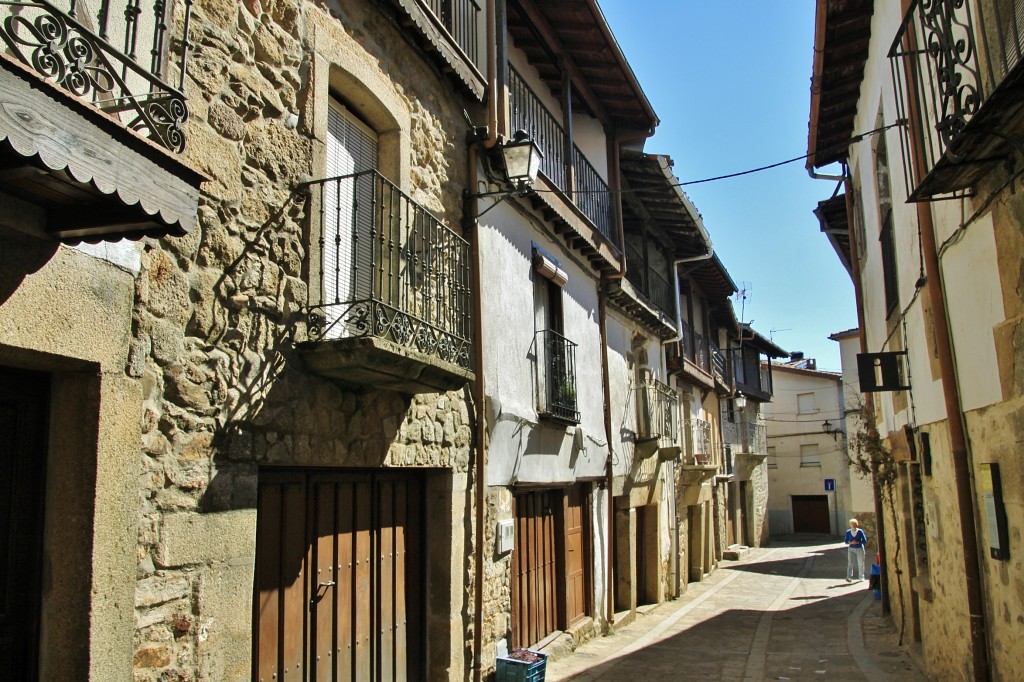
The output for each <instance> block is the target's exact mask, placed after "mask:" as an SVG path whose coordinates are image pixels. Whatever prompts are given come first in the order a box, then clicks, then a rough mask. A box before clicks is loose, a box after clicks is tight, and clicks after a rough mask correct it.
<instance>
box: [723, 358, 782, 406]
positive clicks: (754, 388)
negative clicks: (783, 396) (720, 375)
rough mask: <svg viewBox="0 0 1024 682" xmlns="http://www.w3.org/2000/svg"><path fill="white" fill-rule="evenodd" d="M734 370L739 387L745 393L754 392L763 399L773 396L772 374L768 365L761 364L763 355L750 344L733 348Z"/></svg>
mask: <svg viewBox="0 0 1024 682" xmlns="http://www.w3.org/2000/svg"><path fill="white" fill-rule="evenodd" d="M732 371H733V376H734V377H735V379H736V386H737V388H741V389H742V390H743V391H744V392H745V393H749V392H754V393H755V394H756V397H758V398H761V399H763V400H768V399H769V398H771V395H772V374H771V371H770V370H769V369H768V366H767V365H762V364H761V355H760V353H758V352H757V351H756V350H754V349H753V348H751V347H749V346H746V347H744V348H735V349H733V351H732Z"/></svg>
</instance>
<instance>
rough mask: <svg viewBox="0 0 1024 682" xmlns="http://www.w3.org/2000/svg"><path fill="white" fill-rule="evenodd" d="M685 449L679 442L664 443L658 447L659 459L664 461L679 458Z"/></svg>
mask: <svg viewBox="0 0 1024 682" xmlns="http://www.w3.org/2000/svg"><path fill="white" fill-rule="evenodd" d="M682 452H683V449H682V448H681V447H679V445H677V444H674V443H673V444H672V445H663V446H661V447H659V448H658V459H660V460H661V461H662V462H669V461H672V460H675V459H678V458H679V455H680V454H681V453H682Z"/></svg>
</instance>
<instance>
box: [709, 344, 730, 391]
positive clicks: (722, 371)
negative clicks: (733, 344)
mask: <svg viewBox="0 0 1024 682" xmlns="http://www.w3.org/2000/svg"><path fill="white" fill-rule="evenodd" d="M711 369H712V370H713V372H712V373H713V374H716V375H717V376H718V377H720V378H721V380H722V381H724V382H728V381H729V380H730V378H731V377H730V375H729V363H728V362H726V359H725V353H723V352H722V349H721V348H719V346H718V344H717V343H715V341H714V339H712V340H711Z"/></svg>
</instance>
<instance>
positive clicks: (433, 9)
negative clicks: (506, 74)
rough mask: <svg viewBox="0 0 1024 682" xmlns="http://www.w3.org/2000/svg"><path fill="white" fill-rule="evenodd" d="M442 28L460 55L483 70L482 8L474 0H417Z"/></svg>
mask: <svg viewBox="0 0 1024 682" xmlns="http://www.w3.org/2000/svg"><path fill="white" fill-rule="evenodd" d="M419 2H420V4H421V5H422V6H424V7H426V9H427V10H428V11H429V12H430V13H431V14H432V15H433V16H434V18H435V19H436V20H437V22H438V23H439V24H440V25H441V26H442V27H443V28H444V30H445V31H446V32H447V33H448V36H449V37H450V38H451V40H452V42H453V43H454V44H455V45H457V46H458V48H459V50H460V51H461V52H462V55H463V56H464V57H465V58H466V59H468V60H469V62H470V63H471V64H473V66H475V67H476V68H477V69H478V70H479V71H481V72H483V71H485V66H486V64H485V63H484V54H483V52H484V51H483V41H482V40H481V36H480V29H481V20H482V16H483V15H482V10H481V8H480V4H479V3H478V2H477V1H476V0H419Z"/></svg>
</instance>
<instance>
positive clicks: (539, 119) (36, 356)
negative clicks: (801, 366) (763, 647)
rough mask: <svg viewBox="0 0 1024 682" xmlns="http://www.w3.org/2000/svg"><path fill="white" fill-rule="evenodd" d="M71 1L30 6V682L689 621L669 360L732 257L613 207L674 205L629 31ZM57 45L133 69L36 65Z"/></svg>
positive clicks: (25, 257) (9, 382)
mask: <svg viewBox="0 0 1024 682" xmlns="http://www.w3.org/2000/svg"><path fill="white" fill-rule="evenodd" d="M117 4H118V3H116V2H115V3H113V5H114V6H116V5H117ZM145 4H146V3H143V5H145ZM569 4H571V7H567V6H568V5H569ZM58 5H59V3H57V4H51V3H48V4H43V3H31V2H29V3H25V4H24V5H23V6H21V8H20V9H18V10H17V11H14V10H12V9H11V8H6V9H2V10H0V15H2V18H4V19H5V21H4V22H3V29H2V30H3V31H4V34H3V37H4V39H5V42H4V44H5V45H7V48H6V49H5V51H4V52H2V53H0V77H2V80H0V87H2V90H0V94H2V96H3V98H4V100H3V101H4V102H5V105H4V107H2V112H0V155H2V161H3V164H4V167H5V168H7V169H8V170H9V171H10V172H7V171H5V174H4V175H3V180H2V181H0V203H2V206H3V210H2V211H0V247H2V248H0V388H2V390H0V419H2V421H0V435H2V437H3V438H4V439H5V440H4V443H6V444H8V445H10V447H6V449H5V450H4V451H3V452H4V455H3V456H4V458H5V460H4V464H5V465H10V466H11V467H12V470H14V471H16V472H17V476H18V477H19V478H18V480H19V481H25V482H26V484H25V485H23V486H17V487H16V486H8V488H2V489H0V495H3V498H2V499H3V501H4V502H5V503H7V502H10V503H11V504H9V505H6V504H5V508H9V509H29V510H32V509H34V510H38V511H39V512H40V513H38V514H36V515H32V514H14V513H12V514H9V515H7V516H5V517H4V521H5V522H7V523H8V525H9V527H10V528H13V529H14V530H12V532H11V535H9V538H14V539H15V540H16V541H17V542H16V543H14V544H11V545H10V547H13V548H14V549H12V550H11V551H12V552H18V553H19V554H20V555H21V556H23V557H24V561H22V562H21V565H22V566H23V568H22V569H21V572H20V573H18V574H17V575H14V574H11V575H9V576H8V577H7V578H6V580H7V582H6V583H5V584H4V585H3V588H4V590H6V591H7V592H8V593H10V594H13V593H15V592H16V593H17V594H19V595H22V597H19V599H21V601H19V602H18V603H17V609H18V614H19V615H20V616H23V617H24V622H26V623H28V624H29V626H28V627H25V628H23V629H22V630H19V631H18V632H17V633H16V635H17V644H18V646H17V647H14V648H12V651H13V652H14V653H12V655H11V659H10V660H7V659H3V660H2V661H0V664H2V665H4V666H6V667H7V668H9V669H11V670H14V671H15V672H14V675H16V676H18V675H20V676H24V677H33V676H38V677H39V678H41V679H96V680H108V679H118V680H120V679H135V680H138V681H139V682H156V681H158V680H159V681H165V680H241V679H274V678H276V679H281V678H282V677H294V678H297V679H310V678H312V677H313V676H314V675H316V674H318V673H320V672H324V671H325V669H333V670H335V671H337V674H338V676H339V677H341V678H345V677H346V676H353V677H354V676H357V675H360V674H364V675H365V676H367V677H369V678H380V679H386V678H394V679H453V680H454V679H470V678H475V679H480V678H483V677H485V676H487V675H489V674H490V673H491V672H492V671H493V669H494V667H495V661H496V658H497V657H498V656H499V655H501V654H502V653H504V652H505V651H507V650H508V649H509V648H510V647H512V646H518V645H530V644H537V643H539V642H543V641H544V640H547V641H548V643H552V642H561V643H563V644H565V645H566V646H569V647H571V646H575V644H576V643H578V642H579V641H581V640H582V639H585V638H586V637H590V636H594V635H595V634H598V633H600V632H604V631H606V630H607V628H608V627H609V626H610V625H612V624H613V623H614V622H615V620H616V618H617V616H616V610H617V609H620V608H621V609H622V610H625V611H627V612H628V613H632V612H633V610H634V609H635V607H636V605H637V603H638V601H637V595H638V594H641V597H642V599H643V600H653V601H660V600H663V599H665V598H668V597H670V596H675V595H676V594H678V593H679V592H680V591H681V590H682V589H683V588H684V587H685V582H686V576H685V575H684V574H685V573H686V569H685V567H686V566H687V563H688V559H687V556H688V552H690V546H691V544H692V543H691V541H690V540H689V539H684V537H686V534H687V532H688V528H689V526H688V524H689V519H688V518H687V517H686V516H685V514H683V515H680V513H679V510H680V509H681V507H680V501H679V497H678V494H677V491H678V488H679V486H678V476H679V472H680V471H682V470H684V469H685V466H683V465H682V464H681V459H680V457H681V453H682V452H684V451H686V452H689V456H690V457H691V460H692V456H693V454H694V451H693V444H692V439H691V440H685V438H684V432H683V427H682V423H683V416H684V415H683V413H682V411H681V410H680V409H679V405H678V403H673V402H672V400H673V399H674V396H676V391H677V390H680V389H682V388H683V382H682V381H680V380H679V378H678V377H675V378H672V379H670V374H671V373H672V371H671V370H670V367H669V362H668V358H667V357H666V356H665V354H664V353H665V350H666V345H665V344H666V342H668V343H669V344H671V343H674V342H678V340H679V339H678V338H675V337H680V338H681V337H682V327H681V326H680V325H681V323H682V321H683V320H684V319H690V318H684V317H682V316H681V314H680V311H681V310H682V308H681V307H680V302H679V301H680V299H679V297H678V291H679V275H680V270H679V269H678V267H679V265H680V260H685V259H688V258H695V257H696V258H704V257H705V256H710V242H709V241H706V240H704V239H702V237H701V232H702V228H701V229H698V227H697V223H699V216H697V214H696V211H695V209H693V207H692V206H691V205H689V202H688V200H687V199H686V198H685V195H683V194H682V193H681V192H679V191H678V190H677V189H676V191H675V193H671V192H670V193H668V194H667V197H668V200H667V204H668V206H667V208H668V213H667V214H664V215H655V214H657V213H658V212H659V211H660V210H662V209H663V208H665V206H664V204H665V202H664V201H662V200H660V199H658V197H648V198H641V199H640V200H638V201H637V202H633V203H630V204H629V205H628V206H627V207H625V208H624V207H623V206H621V205H620V204H619V200H612V199H611V198H610V197H613V196H619V195H620V194H621V193H617V192H613V191H612V190H615V189H617V188H621V187H622V186H623V184H624V183H627V182H629V180H630V177H631V176H630V173H631V172H647V171H646V170H644V167H645V166H647V167H649V168H648V169H647V170H651V169H653V171H654V172H655V173H656V174H657V175H658V177H659V178H660V180H659V182H661V183H663V184H665V183H668V184H669V185H670V184H671V183H673V182H675V179H674V178H673V177H672V176H671V172H670V170H669V166H670V163H669V162H668V161H667V158H666V157H657V156H653V155H645V154H642V153H641V152H640V151H639V150H638V147H642V142H643V140H644V139H646V137H649V136H650V135H651V134H652V133H653V130H654V127H655V126H656V125H657V117H656V116H655V115H654V112H653V111H652V110H651V108H650V103H649V102H647V100H646V98H645V97H644V96H643V93H642V90H641V89H640V87H639V84H638V83H636V81H635V76H634V75H633V73H632V71H631V69H630V68H629V66H628V63H627V62H626V61H625V57H624V56H623V55H622V53H621V51H620V49H619V47H618V45H617V44H616V43H615V41H614V39H612V38H611V37H610V36H611V34H610V32H609V30H608V27H607V25H606V24H605V22H604V19H603V16H602V15H601V13H600V9H599V8H598V6H597V3H596V2H594V0H574V2H572V3H558V4H541V3H536V2H532V1H530V0H508V1H507V2H505V1H503V0H489V1H488V2H485V3H480V4H478V3H475V2H443V3H427V2H421V1H420V0H385V1H380V0H353V1H351V2H338V1H336V0H327V1H316V2H314V1H312V0H246V1H245V2H229V1H227V0H197V1H196V2H184V1H181V2H172V3H154V4H153V7H142V6H141V5H138V4H137V3H135V4H132V3H126V4H125V7H127V8H129V9H130V8H131V7H135V8H136V9H138V10H139V11H138V12H133V11H132V12H128V13H127V14H125V13H124V12H122V11H118V12H113V13H108V12H103V11H101V10H102V9H103V8H105V7H106V6H107V5H106V3H98V2H91V1H90V2H82V1H81V0H80V1H79V2H77V3H76V2H69V3H67V4H66V6H63V5H61V6H59V7H58ZM563 5H566V6H563ZM125 7H122V8H120V9H122V10H123V9H125ZM55 8H56V9H55ZM115 15H116V19H115V18H113V17H115ZM6 19H10V21H6ZM51 25H52V26H60V27H63V28H62V31H64V32H63V33H61V34H60V35H62V36H63V37H64V38H65V39H66V40H67V43H66V44H64V45H63V46H62V47H61V49H62V50H64V49H65V48H66V50H70V52H67V51H65V52H63V53H62V54H64V55H65V56H66V55H68V54H77V52H75V50H77V49H78V48H76V47H74V46H75V45H83V44H84V45H88V46H89V49H90V50H92V53H93V54H95V53H99V52H102V53H103V54H106V55H112V58H114V57H116V59H117V60H119V61H118V63H119V65H120V66H119V67H118V68H115V69H111V68H109V67H108V66H106V65H105V64H103V63H102V60H100V61H96V60H93V59H92V58H89V57H82V58H81V59H72V60H67V61H61V59H62V58H57V57H55V58H54V59H56V61H52V60H49V59H44V60H42V61H40V59H39V54H48V53H46V50H48V49H50V47H52V46H50V47H48V45H49V44H48V43H47V44H43V43H41V42H39V41H35V42H33V41H32V40H30V36H31V35H34V34H33V33H32V28H31V27H32V26H36V27H38V26H51ZM581 32H582V33H581ZM581 34H584V35H586V36H588V38H587V40H579V39H578V36H580V35H581ZM591 38H593V39H595V40H597V41H598V44H599V45H600V49H598V50H596V52H594V50H593V48H592V45H591V43H592V41H591V40H590V39H591ZM125 41H127V42H125ZM121 44H126V45H128V46H129V47H130V48H131V49H126V51H125V53H124V54H122V53H120V52H121V51H120V49H119V48H118V45H121ZM132 45H134V47H132ZM552 50H554V51H555V52H557V53H558V54H559V55H560V57H559V58H557V59H553V58H552V54H553V52H552ZM40 51H41V52H40ZM51 56H52V55H51ZM41 63H42V64H54V63H56V64H59V65H60V66H61V69H63V70H61V69H57V70H56V71H53V72H50V71H46V70H45V69H42V70H40V64H41ZM83 69H84V71H83ZM122 71H123V73H125V74H128V73H130V74H132V75H131V76H130V77H129V76H124V75H121V76H120V77H119V76H118V74H119V73H120V72H122ZM90 74H91V75H90ZM602 79H604V81H603V82H600V83H599V81H602ZM566 86H568V87H566ZM609 89H610V91H612V92H615V93H616V96H598V95H597V94H596V92H607V91H609ZM111 93H113V94H111ZM12 102H14V103H16V104H12ZM112 102H113V103H112ZM544 126H547V127H544ZM519 129H524V130H526V131H527V132H528V133H530V135H531V136H532V138H533V140H534V141H535V142H537V143H543V144H546V145H548V146H547V147H546V148H545V150H544V151H545V158H547V159H548V163H549V165H548V166H547V167H545V168H544V169H543V170H542V174H541V176H540V178H539V179H538V180H537V181H536V183H535V184H534V185H533V187H532V189H530V191H528V192H525V191H523V189H524V188H523V187H518V188H516V189H517V190H518V191H517V192H516V193H515V195H514V196H509V193H508V192H507V191H506V190H508V189H509V188H510V183H509V182H508V181H507V179H504V178H503V177H502V176H503V174H504V172H505V171H506V170H508V169H507V168H503V167H502V166H501V163H500V161H499V155H500V152H501V150H502V148H503V147H506V146H508V144H509V143H510V142H512V141H515V140H516V136H515V133H516V131H517V130H519ZM558 129H560V130H562V134H563V137H562V138H560V141H559V142H554V141H553V139H554V138H553V137H552V135H550V134H549V133H552V131H557V130H558ZM559 158H560V159H561V162H560V163H555V160H556V159H559ZM624 163H626V164H627V165H628V164H629V163H633V164H634V165H633V166H631V167H630V168H629V169H626V168H624V167H623V164H624ZM638 169H639V170H638ZM491 192H494V193H495V194H491ZM492 208H493V211H492V210H491V209H492ZM627 216H628V218H627ZM652 216H653V217H652ZM627 226H628V230H627V229H625V228H626V227H627ZM627 234H629V235H630V237H629V239H630V241H629V242H628V244H629V245H631V246H639V247H640V248H641V251H642V252H643V259H642V260H641V261H640V263H639V266H638V267H635V266H637V264H636V263H634V264H630V263H629V262H628V261H629V258H628V257H627V253H626V251H627V248H626V247H627V241H626V239H627V238H626V236H625V235H627ZM705 236H706V235H705ZM636 237H639V239H636ZM631 270H632V274H631ZM719 270H720V271H721V272H719ZM712 271H713V274H712V275H711V276H712V277H718V278H719V279H721V278H722V277H725V278H726V279H727V278H728V275H727V274H723V273H724V268H721V266H720V264H718V265H716V266H715V267H714V268H712ZM651 273H655V274H657V275H658V277H660V278H661V280H659V281H658V282H659V283H660V284H663V285H664V286H660V288H658V287H656V286H655V280H653V279H652V278H651V277H652V274H651ZM715 273H717V274H715ZM718 298H720V299H722V300H721V301H719V303H722V302H725V303H727V299H728V293H725V294H724V295H722V296H718ZM700 310H703V313H702V315H703V316H704V317H702V318H701V319H702V320H703V319H705V318H706V317H707V316H708V315H710V314H712V313H711V312H710V311H711V308H701V309H700ZM723 310H724V308H723ZM714 314H721V315H724V316H725V318H729V315H726V314H725V313H724V312H723V311H719V313H714ZM733 322H734V320H733ZM729 324H730V322H729V320H728V319H726V320H725V322H721V323H716V325H717V326H716V327H715V328H716V329H718V328H724V326H728V325H729ZM612 336H614V337H615V341H614V342H612V341H611V338H612ZM688 352H690V353H691V355H692V354H693V352H695V351H694V350H693V349H692V348H691V349H690V350H689V351H688ZM572 353H575V356H573V355H572ZM644 356H646V358H644ZM572 357H574V358H575V364H574V365H573V366H572V369H573V372H572V373H571V374H570V373H569V372H568V371H567V370H568V368H569V367H570V364H571V363H570V362H569V360H570V359H571V358H572ZM694 357H695V356H694ZM705 360H707V362H708V363H710V362H711V355H710V354H709V351H705ZM708 376H709V377H714V374H713V373H709V374H708ZM613 382H614V387H615V388H614V392H613V390H612V387H613ZM671 382H674V385H670V384H671ZM719 389H720V390H721V391H722V396H725V395H726V394H728V393H729V388H728V387H727V386H725V384H723V386H721V387H719ZM690 390H691V391H692V390H693V389H692V387H691V389H690ZM693 395H694V396H697V395H698V393H693ZM715 400H716V401H717V400H718V394H716V396H715ZM641 406H642V409H641ZM662 408H667V409H668V411H667V412H666V411H665V410H664V409H662ZM699 409H701V410H704V413H706V414H713V415H715V417H714V418H713V419H712V421H713V420H714V419H717V415H718V409H717V402H716V403H714V404H711V403H708V404H703V403H701V404H700V405H699ZM673 410H675V411H674V412H673ZM673 417H674V418H675V419H674V420H673ZM613 419H614V420H615V421H613ZM659 420H660V421H659ZM619 422H621V423H619ZM715 428H716V429H717V428H718V427H717V426H716V427H715ZM716 439H717V440H716V441H715V443H716V444H718V443H720V442H721V438H720V435H719V436H716ZM11 444H13V445H11ZM686 448H690V449H689V450H688V451H687V450H686ZM637 453H639V454H637ZM616 457H618V458H619V459H616ZM627 459H628V460H629V461H630V462H641V463H642V464H643V466H639V467H637V468H636V470H633V468H632V467H625V468H616V467H617V466H618V464H621V463H623V462H625V461H627ZM718 461H719V464H720V465H722V466H724V464H721V462H722V461H724V460H721V459H720V460H718ZM652 464H653V466H654V469H653V471H654V473H653V474H652V472H651V471H650V465H652ZM12 480H13V479H12ZM723 494H724V488H723ZM641 502H644V503H653V504H641ZM704 502H707V504H708V505H711V504H712V503H711V502H710V497H709V498H708V500H705V501H704ZM725 505H726V503H725V501H724V498H723V500H722V501H721V502H720V503H719V504H718V510H719V511H718V519H719V520H718V522H717V523H715V524H714V525H713V524H712V521H711V515H712V512H710V511H708V512H707V514H706V518H707V522H706V527H707V529H708V531H707V533H706V537H707V538H710V537H711V536H712V535H714V534H715V533H717V536H718V537H725V536H726V531H725V527H724V525H723V524H724V519H726V518H727V513H726V511H725ZM647 506H654V507H655V511H654V512H653V513H651V514H650V520H649V521H648V520H647V515H648V513H649V512H648V511H644V512H641V515H642V516H643V517H644V520H643V521H641V522H640V523H639V524H638V523H637V521H636V518H637V517H636V516H635V515H636V514H637V512H636V511H635V510H636V509H637V508H640V507H647ZM709 509H710V507H709ZM623 518H625V519H626V520H627V521H626V523H625V524H624V525H623V524H622V523H621V520H622V519H623ZM510 528H511V531H512V532H511V534H509V532H508V531H509V529H510ZM713 528H717V530H713ZM620 530H621V532H620ZM530 542H534V543H540V544H535V545H534V546H535V547H536V546H542V547H545V548H546V549H554V548H557V553H558V557H557V558H554V555H553V554H552V555H549V558H550V559H551V561H549V562H547V564H550V565H547V564H546V565H545V567H544V568H545V570H549V577H550V582H549V583H548V584H547V586H548V587H550V588H551V590H549V591H548V592H547V594H555V593H556V592H557V593H558V594H559V598H558V600H557V602H556V601H552V602H551V603H545V602H544V601H543V599H542V598H539V597H538V595H537V594H536V586H532V587H531V585H529V584H527V582H525V581H523V580H522V577H523V574H524V571H529V570H533V569H534V568H538V567H537V566H530V565H528V564H529V561H530V559H529V556H531V555H530V554H528V553H527V552H526V549H527V548H528V547H530ZM544 543H550V544H549V545H544ZM706 546H707V547H711V546H712V545H711V542H710V540H707V542H706ZM637 547H641V548H642V547H646V548H647V549H648V550H649V551H637ZM719 555H720V552H719ZM714 556H716V555H715V553H714V551H713V550H712V551H711V552H710V554H709V557H711V558H712V559H713V558H714ZM638 566H640V567H638ZM551 568H557V569H558V570H557V571H553V572H552V571H550V569H551ZM617 577H619V578H621V577H625V578H626V583H625V584H624V585H619V584H618V582H617ZM22 583H24V585H27V586H28V587H27V589H25V588H24V585H22ZM640 587H642V592H638V588H640ZM567 595H568V596H567ZM545 609H547V610H545ZM2 634H3V636H7V634H9V633H8V632H7V631H4V632H3V633H2ZM552 635H554V637H551V636H552ZM553 646H556V647H557V646H558V644H553Z"/></svg>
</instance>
